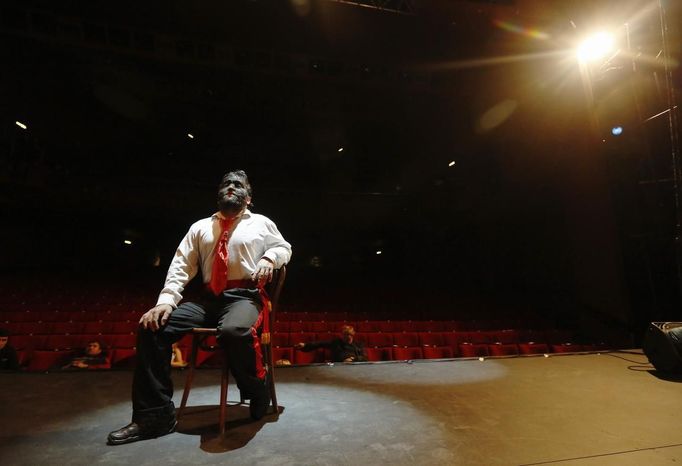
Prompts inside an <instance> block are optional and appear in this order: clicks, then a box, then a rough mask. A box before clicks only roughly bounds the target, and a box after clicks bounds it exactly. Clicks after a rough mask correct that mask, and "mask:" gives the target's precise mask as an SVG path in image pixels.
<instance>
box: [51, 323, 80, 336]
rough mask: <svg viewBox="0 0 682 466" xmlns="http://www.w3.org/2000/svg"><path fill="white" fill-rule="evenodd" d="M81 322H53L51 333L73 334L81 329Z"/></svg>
mask: <svg viewBox="0 0 682 466" xmlns="http://www.w3.org/2000/svg"><path fill="white" fill-rule="evenodd" d="M83 327H84V325H83V322H55V323H54V324H52V330H51V333H63V334H75V333H81V332H82V331H83Z"/></svg>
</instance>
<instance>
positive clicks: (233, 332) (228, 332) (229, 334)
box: [219, 325, 252, 342]
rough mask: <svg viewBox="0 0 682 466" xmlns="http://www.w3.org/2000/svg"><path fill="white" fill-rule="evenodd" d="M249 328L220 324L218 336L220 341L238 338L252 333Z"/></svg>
mask: <svg viewBox="0 0 682 466" xmlns="http://www.w3.org/2000/svg"><path fill="white" fill-rule="evenodd" d="M251 332H252V330H251V328H250V327H249V328H244V327H236V326H234V325H222V326H221V327H220V335H219V338H220V340H221V341H222V342H227V341H230V340H238V339H241V338H246V337H249V336H251V335H252V333H251Z"/></svg>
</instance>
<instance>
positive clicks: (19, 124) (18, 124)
mask: <svg viewBox="0 0 682 466" xmlns="http://www.w3.org/2000/svg"><path fill="white" fill-rule="evenodd" d="M14 123H16V125H17V126H18V127H19V128H21V129H26V125H25V124H23V123H22V122H20V121H15V122H14Z"/></svg>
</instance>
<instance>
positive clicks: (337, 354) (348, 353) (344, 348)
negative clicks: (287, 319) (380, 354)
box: [294, 325, 367, 362]
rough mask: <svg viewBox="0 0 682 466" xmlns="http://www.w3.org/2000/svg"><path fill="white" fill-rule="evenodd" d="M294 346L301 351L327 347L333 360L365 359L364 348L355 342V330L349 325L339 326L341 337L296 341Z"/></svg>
mask: <svg viewBox="0 0 682 466" xmlns="http://www.w3.org/2000/svg"><path fill="white" fill-rule="evenodd" d="M294 348H296V349H299V350H302V351H313V350H315V349H317V348H329V349H330V350H331V353H332V361H334V362H361V361H367V356H366V355H365V348H364V346H363V345H362V343H357V342H355V330H354V329H353V327H351V326H350V325H344V326H343V327H341V338H335V339H333V340H329V341H313V342H309V343H297V344H296V345H294Z"/></svg>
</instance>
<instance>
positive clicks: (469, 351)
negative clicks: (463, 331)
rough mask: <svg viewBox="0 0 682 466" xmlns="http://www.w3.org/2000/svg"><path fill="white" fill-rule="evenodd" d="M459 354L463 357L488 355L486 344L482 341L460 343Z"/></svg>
mask: <svg viewBox="0 0 682 466" xmlns="http://www.w3.org/2000/svg"><path fill="white" fill-rule="evenodd" d="M459 354H460V355H461V356H462V357H464V358H477V357H482V356H488V345H486V344H484V343H469V342H464V343H460V345H459Z"/></svg>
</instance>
